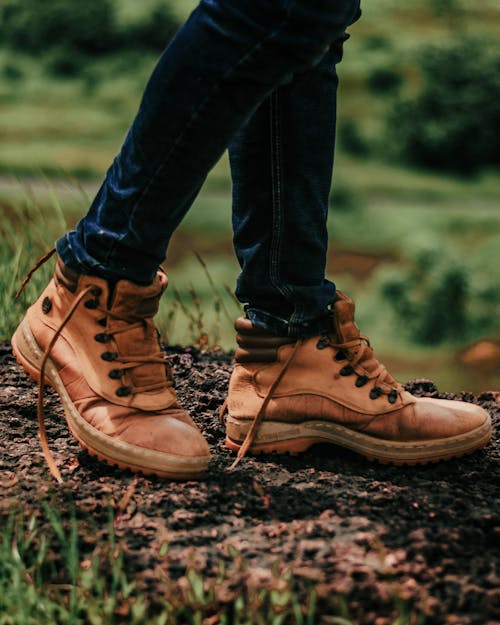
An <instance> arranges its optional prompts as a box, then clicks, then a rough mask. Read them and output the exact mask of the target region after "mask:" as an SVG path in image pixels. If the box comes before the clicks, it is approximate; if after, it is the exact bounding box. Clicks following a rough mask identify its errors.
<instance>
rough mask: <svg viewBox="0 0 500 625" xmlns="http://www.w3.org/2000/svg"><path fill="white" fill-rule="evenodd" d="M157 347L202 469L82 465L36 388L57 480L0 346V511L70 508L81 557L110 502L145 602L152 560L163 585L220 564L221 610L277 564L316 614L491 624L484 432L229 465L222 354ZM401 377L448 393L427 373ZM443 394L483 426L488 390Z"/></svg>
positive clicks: (493, 587) (495, 490)
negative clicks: (148, 470) (455, 448)
mask: <svg viewBox="0 0 500 625" xmlns="http://www.w3.org/2000/svg"><path fill="white" fill-rule="evenodd" d="M169 357H170V359H171V361H172V363H173V365H174V370H175V380H176V388H177V390H178V394H179V396H180V399H181V400H182V402H183V404H184V406H185V407H186V408H187V409H188V410H189V411H190V413H191V414H192V415H193V417H194V418H195V420H196V421H197V423H198V424H199V425H200V427H201V429H202V430H203V432H204V434H205V435H206V437H207V439H208V442H209V443H210V445H211V447H212V452H213V460H212V462H211V465H210V470H209V473H208V475H207V479H206V480H205V481H203V482H199V483H196V482H187V483H173V482H168V481H162V480H160V479H156V478H151V479H150V478H146V477H137V476H133V475H132V474H130V473H127V472H122V471H118V470H115V469H113V468H111V467H109V466H107V465H106V464H103V463H99V462H96V461H94V460H93V459H92V458H91V457H90V456H88V455H87V454H86V453H85V452H84V451H82V450H81V449H80V448H79V446H78V445H77V444H76V443H75V442H74V441H73V439H72V438H71V437H70V435H69V433H68V431H67V428H66V425H65V421H64V417H63V411H62V409H61V407H60V405H59V401H58V398H57V396H56V395H55V394H54V393H53V392H52V391H47V398H46V413H47V415H48V417H47V429H48V435H49V440H50V444H51V448H52V450H53V452H54V455H55V457H56V459H57V461H58V463H60V467H61V472H62V474H63V477H64V484H63V485H62V486H57V485H56V484H55V483H54V481H53V480H52V478H51V477H50V475H49V472H48V470H47V468H46V466H45V462H44V458H43V455H42V453H41V450H40V447H39V443H38V433H37V423H36V389H35V385H34V384H33V383H32V382H31V381H30V380H29V379H28V377H27V376H26V375H25V374H24V372H23V371H22V370H21V369H20V367H19V366H18V365H17V364H16V362H15V360H14V358H13V356H12V353H11V350H10V347H9V346H8V345H7V344H5V343H4V344H0V411H1V412H0V414H1V418H0V440H1V441H2V445H1V452H0V516H1V518H2V520H3V521H5V519H6V517H7V516H8V515H10V514H12V513H13V512H15V511H20V512H22V513H24V514H25V515H27V516H31V515H35V516H37V517H38V518H39V519H40V523H42V524H43V523H46V522H47V521H46V519H45V518H44V513H43V505H44V504H45V505H46V504H49V505H50V506H52V507H53V508H54V509H57V510H58V511H59V512H58V513H59V514H60V515H61V518H63V519H66V520H69V519H70V516H71V514H72V512H71V510H72V509H74V513H73V514H75V515H76V519H77V522H78V526H79V533H80V542H81V549H82V550H83V552H84V553H85V552H88V553H91V552H92V549H93V546H94V545H95V542H96V541H97V540H104V539H106V536H107V532H108V527H109V523H108V516H109V510H110V508H111V509H113V510H114V530H115V533H116V535H117V537H118V538H119V540H120V541H121V544H122V545H123V549H124V552H125V562H126V566H127V567H128V569H129V571H131V572H135V574H136V576H137V580H138V584H139V587H140V588H141V589H143V590H144V592H145V593H146V594H147V597H148V599H149V601H150V603H151V605H152V609H154V606H155V605H156V604H157V602H158V601H159V600H160V598H161V595H162V589H161V584H160V583H159V581H158V579H159V577H158V571H159V570H161V571H162V572H163V573H164V574H165V575H167V576H168V577H169V579H171V580H173V581H174V582H176V583H177V581H178V580H179V579H182V577H183V576H184V575H185V573H186V567H189V566H190V567H195V568H196V569H198V570H200V571H201V572H202V573H203V575H204V576H206V577H207V578H210V577H215V576H216V575H217V574H218V571H219V570H220V563H221V562H224V563H225V567H226V573H225V579H226V580H227V585H226V587H225V592H224V593H221V594H220V597H219V602H220V603H221V605H229V604H230V602H231V601H233V600H234V598H235V597H236V596H237V594H238V587H239V585H240V584H242V583H248V581H249V580H251V581H252V583H254V584H256V585H259V584H262V585H263V586H265V585H266V583H268V580H269V577H270V576H271V575H275V574H276V571H278V572H284V571H291V572H292V574H293V576H294V577H293V579H294V582H293V583H294V587H295V589H296V590H297V592H298V594H299V596H305V593H306V590H307V589H309V588H311V587H312V586H315V588H316V591H317V594H318V601H319V603H318V612H319V613H320V614H321V613H324V614H327V613H328V610H330V609H331V606H332V597H339V596H342V597H344V598H345V599H344V600H345V603H346V605H347V606H348V608H349V613H350V618H352V620H353V621H354V622H356V623H358V624H359V625H386V624H387V623H390V622H392V620H391V619H393V618H394V610H395V609H396V608H397V607H398V605H399V606H400V605H402V604H405V605H407V606H410V609H412V610H415V612H416V613H422V614H425V615H426V619H425V623H426V625H438V624H439V625H443V624H446V625H487V624H489V625H494V623H498V622H500V584H499V581H500V580H499V570H500V558H499V553H500V551H499V549H498V547H499V539H500V520H499V516H498V494H499V484H500V480H499V479H498V478H499V475H498V473H499V472H498V460H499V447H498V442H497V441H492V443H490V445H489V446H488V447H487V448H486V449H484V450H482V451H480V452H477V453H475V454H473V455H471V456H468V457H465V458H462V459H459V460H453V461H450V462H446V463H444V462H443V463H438V464H435V465H428V466H424V467H403V468H401V467H399V468H397V467H390V466H383V465H378V464H370V463H368V462H367V461H365V460H364V459H362V458H359V457H357V456H355V455H354V454H352V453H350V452H348V451H345V450H342V449H340V448H336V447H333V446H315V447H313V448H312V449H311V450H309V451H308V452H307V453H305V454H304V455H301V456H297V457H288V456H285V457H282V456H270V457H266V458H264V459H255V458H251V457H249V458H246V459H244V460H243V461H242V462H241V464H240V465H239V466H238V467H237V468H236V470H234V471H229V466H230V464H231V463H232V460H233V456H232V455H231V454H230V452H229V451H228V450H226V449H225V447H224V428H223V426H222V425H221V424H220V423H219V419H218V410H219V408H220V406H221V404H222V402H223V401H224V399H225V395H226V391H227V383H228V380H229V376H230V372H231V356H230V355H228V354H224V353H222V352H210V353H200V352H199V351H198V350H196V349H195V348H179V349H175V348H169ZM407 388H408V390H410V391H411V392H413V393H414V394H416V395H422V396H423V395H426V396H432V397H445V398H450V397H451V395H449V394H446V395H443V394H440V393H439V392H438V390H437V389H436V387H435V386H434V384H433V383H432V382H431V381H429V380H415V381H413V382H410V383H409V384H408V385H407ZM456 398H457V399H463V400H465V401H469V402H474V403H478V404H480V405H482V406H483V407H484V408H486V409H487V410H489V411H490V413H491V414H492V416H493V419H494V420H496V422H498V419H499V415H500V403H499V401H498V395H497V394H496V393H483V394H482V395H480V396H472V395H470V394H460V395H458V396H456ZM165 542H167V543H168V545H169V550H168V555H167V556H166V557H165V556H163V555H162V554H161V549H160V548H159V546H160V545H161V544H162V543H165ZM235 554H236V555H235ZM322 611H323V612H322ZM212 622H215V621H212Z"/></svg>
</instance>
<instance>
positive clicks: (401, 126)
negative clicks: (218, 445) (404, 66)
mask: <svg viewBox="0 0 500 625" xmlns="http://www.w3.org/2000/svg"><path fill="white" fill-rule="evenodd" d="M416 56H417V58H418V64H417V65H418V66H419V67H420V70H421V79H422V80H421V88H420V91H419V93H418V94H417V95H416V96H415V95H412V96H411V97H410V96H408V95H406V96H398V97H397V98H396V100H395V103H394V106H393V107H392V108H391V110H390V113H389V116H388V124H387V131H386V133H387V137H386V138H387V141H388V142H389V141H390V142H392V143H393V144H395V147H396V151H397V153H398V154H399V155H400V156H401V155H402V156H404V157H406V159H407V160H408V161H409V162H411V163H413V164H416V165H423V166H426V167H431V168H435V169H439V170H448V171H451V172H455V173H474V172H476V171H478V170H480V169H481V168H484V167H491V166H498V165H500V150H499V149H498V138H497V137H498V136H499V134H500V48H499V46H498V45H497V42H496V41H492V40H491V39H488V38H478V37H471V36H464V37H460V38H457V39H454V40H453V41H451V42H447V43H443V44H441V45H440V46H426V47H424V48H421V49H419V50H418V51H417V53H416Z"/></svg>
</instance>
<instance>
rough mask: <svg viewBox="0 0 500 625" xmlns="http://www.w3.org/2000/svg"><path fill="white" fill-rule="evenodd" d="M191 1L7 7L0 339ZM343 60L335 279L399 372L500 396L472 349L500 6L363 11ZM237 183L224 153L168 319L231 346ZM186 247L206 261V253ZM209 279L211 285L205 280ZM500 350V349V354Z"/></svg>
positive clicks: (387, 0) (491, 321)
mask: <svg viewBox="0 0 500 625" xmlns="http://www.w3.org/2000/svg"><path fill="white" fill-rule="evenodd" d="M195 4H196V3H195V2H194V0H182V1H181V0H175V1H167V0H163V1H162V0H148V1H147V2H141V3H136V2H133V0H89V1H88V2H85V3H80V4H78V5H77V4H75V3H74V2H70V1H69V0H46V2H44V10H43V11H40V10H39V9H38V3H37V2H36V0H3V1H1V2H0V42H1V44H0V141H1V144H2V149H1V151H0V210H1V211H2V214H1V221H0V234H1V242H0V254H1V259H2V266H3V267H4V268H5V269H4V271H3V272H2V277H1V278H0V281H1V284H0V287H1V288H3V291H4V294H5V295H4V298H3V299H2V303H1V308H2V310H1V312H2V316H1V318H2V324H1V325H2V327H1V334H2V336H3V337H4V338H6V337H7V336H9V334H10V332H11V331H12V328H13V327H14V326H15V324H16V322H17V320H18V318H19V316H20V315H21V314H22V310H23V309H24V307H25V306H26V304H27V302H29V301H32V299H33V298H34V297H35V295H36V293H37V290H38V289H39V288H40V286H41V285H42V284H43V283H44V281H45V280H46V279H47V277H48V276H49V274H50V267H46V268H45V269H43V270H41V271H40V272H39V273H38V274H37V275H36V276H35V279H34V281H33V284H32V285H31V286H30V288H29V289H28V291H27V293H26V294H25V296H23V298H22V299H21V301H20V302H19V303H18V304H13V303H12V300H11V297H10V296H11V294H12V293H13V292H14V291H15V290H16V287H17V286H18V283H19V281H20V279H21V278H22V276H23V274H24V273H25V271H26V269H27V268H28V267H29V266H30V265H31V264H32V263H33V261H34V259H35V258H36V257H38V256H39V255H41V253H43V252H44V251H45V249H46V248H47V247H50V246H51V245H52V243H53V241H54V239H55V238H56V237H57V236H58V235H59V234H60V233H61V232H63V231H64V230H65V229H66V228H67V227H71V226H72V225H73V224H74V223H75V221H76V220H77V219H78V218H79V217H80V216H81V215H82V214H83V213H84V211H85V210H86V207H87V206H88V203H89V201H90V199H91V196H92V194H93V193H94V191H95V189H96V188H97V186H98V184H99V178H100V177H101V176H102V175H103V172H104V171H105V170H106V168H107V167H108V165H109V163H110V161H111V159H112V157H113V155H114V154H115V153H116V151H117V150H118V149H119V147H120V144H121V141H122V139H123V136H124V134H125V132H126V130H127V128H128V126H129V124H130V122H131V120H132V118H133V115H134V113H135V110H136V108H137V105H138V102H139V99H140V96H141V93H142V89H143V87H144V84H145V81H146V80H147V77H148V75H149V73H150V71H151V69H152V67H153V65H154V62H155V58H156V57H157V55H158V53H159V51H160V50H161V49H162V47H163V45H164V42H166V41H167V40H168V38H169V37H170V36H172V34H173V33H174V32H175V29H176V28H177V26H178V24H179V23H180V21H181V20H182V19H183V18H184V17H185V16H186V15H187V13H188V12H189V10H190V9H191V8H193V7H194V6H195ZM351 34H352V38H351V40H350V41H349V42H348V44H347V45H346V53H345V59H344V61H343V63H342V65H341V66H340V68H339V73H340V75H341V91H340V101H339V140H338V154H337V160H336V172H335V177H334V187H333V194H332V200H331V205H332V206H331V208H332V210H331V216H330V222H331V223H330V233H331V237H332V243H331V250H332V252H331V254H330V257H329V266H328V271H329V275H330V276H331V277H333V278H334V279H335V282H336V283H337V284H338V286H339V287H340V288H341V289H342V290H345V291H347V292H348V293H349V294H350V295H352V296H353V297H354V298H355V299H356V300H357V302H358V311H359V312H358V315H357V317H358V323H359V325H360V326H362V328H363V331H364V332H366V333H367V334H369V335H372V338H373V339H374V343H375V347H376V349H377V352H378V353H379V354H380V355H381V356H382V357H383V359H384V361H385V362H386V364H388V365H390V366H391V368H392V369H393V370H394V371H395V373H396V374H397V375H398V376H399V377H401V378H402V379H407V378H409V377H415V376H418V375H422V374H425V375H427V376H429V377H432V378H433V379H434V380H435V381H436V382H437V383H438V384H439V385H440V387H441V388H444V389H447V390H455V391H456V390H459V389H460V388H467V389H469V390H474V389H475V390H485V389H486V388H493V387H494V386H495V385H496V386H497V387H498V383H499V377H500V375H499V369H498V367H499V362H498V359H497V360H496V361H495V360H493V361H491V362H490V364H489V365H485V366H484V367H482V368H481V367H478V366H477V364H476V365H475V366H474V367H473V368H466V367H465V366H464V365H463V364H461V363H460V361H459V358H460V355H461V353H462V351H463V349H464V348H465V347H466V346H468V345H470V344H471V343H473V342H474V341H478V340H480V339H488V341H490V342H491V343H492V344H493V345H494V340H495V339H496V340H497V339H498V337H499V335H500V321H499V315H498V310H499V308H500V286H499V280H498V269H497V267H498V264H499V263H498V250H499V249H500V213H499V194H500V177H499V175H498V173H499V172H498V166H499V160H500V157H499V151H498V139H497V137H498V136H499V133H500V71H499V70H500V50H499V48H498V45H497V44H496V42H497V41H498V36H499V35H500V6H499V5H498V2H496V0H477V1H476V2H473V1H472V0H440V1H439V2H437V1H436V0H434V1H432V0H416V1H415V2H413V3H411V4H409V5H404V6H403V5H401V3H398V2H396V1H395V0H378V1H377V2H376V3H368V2H367V3H365V6H364V17H363V19H362V20H361V21H360V22H359V23H357V24H356V25H354V26H353V27H352V29H351ZM230 248H231V246H230V178H229V172H228V166H227V160H226V159H225V158H224V159H222V161H221V162H220V163H219V164H218V165H217V167H216V168H215V170H214V171H213V172H212V174H211V175H210V177H209V179H208V181H207V184H206V185H205V187H204V190H203V192H202V194H201V195H200V197H199V198H198V199H197V201H196V204H195V206H194V207H193V209H192V211H191V212H190V214H189V216H188V217H187V218H186V220H185V222H184V224H183V226H182V228H181V230H180V232H179V233H178V234H177V235H176V238H175V239H174V241H173V242H172V247H171V252H170V255H169V259H168V270H169V274H170V278H171V282H172V287H175V288H171V289H169V293H168V295H167V297H166V298H165V302H164V305H163V309H162V316H161V319H160V326H161V328H162V330H163V331H164V332H166V333H167V334H168V336H169V338H170V340H172V341H178V342H192V341H194V342H198V343H201V344H214V343H220V344H222V345H223V346H224V347H231V345H232V328H231V323H230V321H229V320H230V319H232V318H233V317H234V316H236V315H237V314H238V312H239V308H238V306H237V305H236V303H235V302H234V300H233V299H232V297H231V296H230V292H231V290H232V288H233V285H234V281H235V277H236V275H237V271H238V268H237V265H236V262H235V260H234V258H233V255H232V252H231V249H230ZM191 250H194V251H196V252H198V253H199V254H200V255H201V259H202V260H201V261H200V258H199V257H197V256H196V255H195V254H194V253H192V251H191ZM207 271H208V276H207ZM499 350H500V348H499Z"/></svg>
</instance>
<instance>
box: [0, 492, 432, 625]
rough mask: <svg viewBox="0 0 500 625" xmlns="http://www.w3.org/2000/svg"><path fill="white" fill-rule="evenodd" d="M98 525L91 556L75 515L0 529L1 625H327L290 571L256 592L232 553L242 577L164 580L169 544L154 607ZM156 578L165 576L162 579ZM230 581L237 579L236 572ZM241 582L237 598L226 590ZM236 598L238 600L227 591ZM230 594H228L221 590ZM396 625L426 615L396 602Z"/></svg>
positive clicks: (109, 531)
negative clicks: (230, 585) (215, 624)
mask: <svg viewBox="0 0 500 625" xmlns="http://www.w3.org/2000/svg"><path fill="white" fill-rule="evenodd" d="M108 517H109V522H108V527H107V528H102V527H101V528H96V536H97V538H98V540H97V542H95V541H94V543H95V544H94V545H93V549H92V551H91V552H88V546H87V552H83V551H82V543H83V541H82V536H81V535H80V526H79V522H78V521H77V520H76V518H75V515H73V516H72V518H71V519H70V520H69V521H68V520H64V519H63V518H62V517H61V515H60V514H59V513H58V512H57V509H53V508H52V507H50V506H49V505H47V504H46V505H45V506H44V507H43V515H41V516H39V517H38V518H36V517H35V516H32V517H29V518H27V517H24V516H22V515H21V514H20V513H18V514H12V515H11V516H10V518H9V519H8V521H7V523H6V525H4V526H3V527H2V529H1V530H0V624H1V625H40V624H41V623H50V624H51V625H120V624H122V623H125V622H126V623H127V624H128V625H146V624H147V625H181V624H182V625H201V624H202V623H208V622H210V623H219V624H220V625H224V624H226V625H264V624H265V625H315V624H316V623H319V622H320V621H321V622H324V621H323V620H322V618H321V617H322V614H321V613H320V612H319V610H318V603H317V597H316V592H315V590H314V587H313V586H312V585H309V586H305V587H304V583H303V581H302V589H301V592H300V595H299V593H298V592H297V585H300V584H299V583H298V580H297V579H296V578H294V576H293V575H292V573H291V572H290V571H286V570H285V571H278V570H273V571H271V575H270V578H269V580H267V581H266V582H265V583H264V584H262V585H259V584H256V583H255V582H253V583H252V582H251V581H249V578H248V577H246V576H245V570H246V567H247V565H246V563H245V562H244V560H243V559H242V556H241V554H239V553H238V552H236V551H235V550H233V552H232V554H231V557H232V559H233V560H234V561H235V562H239V565H238V568H239V573H236V577H234V578H233V577H231V574H229V573H228V572H226V571H227V568H231V567H227V566H226V565H225V564H224V563H223V562H222V561H220V563H219V565H218V567H217V568H218V571H219V572H218V575H217V576H216V577H205V576H204V575H203V572H202V571H200V570H197V569H196V568H194V567H193V568H188V569H187V570H186V571H185V574H184V576H183V577H182V578H181V580H180V582H177V581H176V580H172V579H170V577H169V576H168V573H167V571H168V557H169V554H168V551H169V549H168V543H162V544H161V546H160V547H159V549H158V553H155V558H156V559H157V560H158V561H159V563H158V566H157V567H156V569H155V571H156V572H155V573H154V575H155V584H156V586H157V588H156V590H157V596H161V597H162V599H161V600H160V601H158V600H156V601H154V602H152V601H151V598H150V597H149V596H148V594H147V593H146V592H144V591H141V590H140V589H139V585H138V583H137V582H138V579H137V578H136V577H134V575H133V574H131V573H129V572H128V571H127V567H126V563H125V560H124V553H123V550H122V548H121V545H120V543H119V542H118V541H117V538H116V537H115V534H114V530H113V513H112V511H111V509H110V511H109V515H108ZM160 571H161V572H160ZM233 575H234V573H233ZM230 583H233V584H234V583H237V584H238V588H239V592H238V593H237V596H236V599H234V600H233V599H227V598H224V594H223V592H220V591H221V590H223V588H224V587H225V586H226V587H227V586H228V584H230ZM229 594H230V595H231V594H234V593H229ZM226 597H227V590H226ZM393 601H394V605H395V613H397V616H396V618H395V620H394V621H393V625H423V623H424V618H423V616H422V615H419V613H418V612H417V611H415V610H414V609H413V608H412V607H411V606H410V605H408V604H407V602H405V601H404V600H403V599H400V598H399V597H398V595H397V588H395V590H394V597H393ZM326 604H327V605H326V606H323V609H324V611H323V614H328V615H329V620H328V623H329V624H330V625H353V623H352V621H351V620H350V618H349V612H348V607H347V600H346V599H344V598H343V597H341V596H330V597H329V598H328V599H327V600H326Z"/></svg>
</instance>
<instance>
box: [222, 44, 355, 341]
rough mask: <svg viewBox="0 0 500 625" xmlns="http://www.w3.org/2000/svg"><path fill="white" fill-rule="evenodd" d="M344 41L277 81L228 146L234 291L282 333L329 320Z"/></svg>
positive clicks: (251, 313) (324, 325)
mask: <svg viewBox="0 0 500 625" xmlns="http://www.w3.org/2000/svg"><path fill="white" fill-rule="evenodd" d="M344 40H345V37H342V38H340V39H339V40H337V41H336V42H335V43H334V44H333V45H332V46H331V48H330V50H329V51H328V52H327V54H326V55H325V56H324V57H323V59H322V60H321V62H320V63H319V64H318V65H317V66H316V67H314V68H312V69H310V70H307V71H305V72H301V73H298V74H296V75H294V77H293V80H292V81H291V82H290V83H289V84H286V85H283V86H281V87H279V88H278V89H276V90H275V91H274V92H273V93H272V94H271V96H270V97H269V98H268V99H267V100H266V101H265V102H264V103H263V104H262V105H261V106H260V107H259V109H258V110H257V111H256V112H255V114H254V115H253V116H252V117H251V118H250V120H249V121H248V122H247V123H246V124H245V125H244V126H243V127H242V128H241V129H240V131H239V132H238V133H237V135H236V136H235V137H234V139H233V141H232V142H231V145H230V150H229V155H230V162H231V171H232V177H233V229H234V245H235V250H236V254H237V257H238V260H239V262H240V265H241V268H242V271H241V274H240V276H239V278H238V283H237V289H236V295H237V296H238V298H239V299H240V301H241V302H242V303H244V304H246V314H247V316H248V317H249V318H250V319H251V320H252V322H253V323H254V325H255V326H256V327H261V328H267V329H269V330H272V331H274V332H276V333H278V334H281V335H287V336H307V335H309V336H311V335H314V334H319V333H321V332H325V331H327V329H328V328H329V327H330V325H331V312H330V306H331V303H332V301H333V298H334V294H335V286H334V284H333V283H332V282H330V281H328V280H326V279H325V266H326V253H327V244H328V232H327V217H328V198H329V193H330V186H331V180H332V168H333V157H334V144H335V125H336V92H337V83H338V80H337V74H336V65H337V63H339V61H340V60H341V58H342V46H343V41H344Z"/></svg>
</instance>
